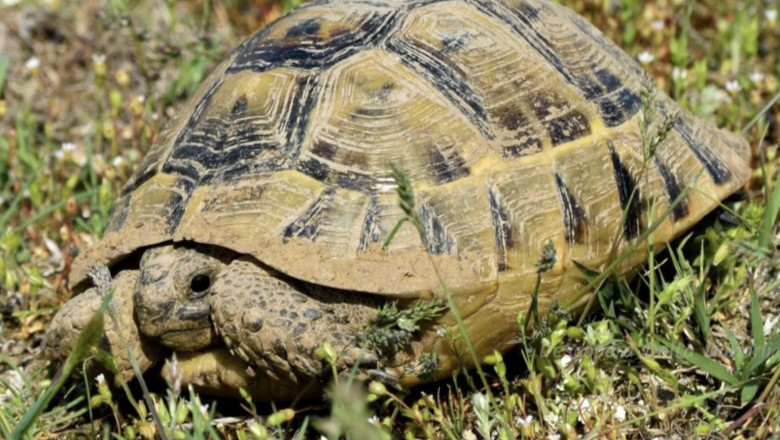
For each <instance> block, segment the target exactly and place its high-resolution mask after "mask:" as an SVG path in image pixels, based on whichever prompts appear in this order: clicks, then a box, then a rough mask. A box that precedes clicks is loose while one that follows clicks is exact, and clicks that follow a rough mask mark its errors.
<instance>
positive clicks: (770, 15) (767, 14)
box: [764, 9, 777, 23]
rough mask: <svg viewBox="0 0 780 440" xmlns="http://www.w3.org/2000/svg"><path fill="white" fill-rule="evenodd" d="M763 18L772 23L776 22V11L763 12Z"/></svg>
mask: <svg viewBox="0 0 780 440" xmlns="http://www.w3.org/2000/svg"><path fill="white" fill-rule="evenodd" d="M764 17H766V19H767V20H769V21H771V22H772V23H774V22H775V21H776V20H777V9H767V10H766V11H764Z"/></svg>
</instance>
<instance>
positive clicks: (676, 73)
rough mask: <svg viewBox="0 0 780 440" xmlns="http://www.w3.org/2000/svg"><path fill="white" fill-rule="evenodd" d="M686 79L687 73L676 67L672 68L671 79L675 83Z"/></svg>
mask: <svg viewBox="0 0 780 440" xmlns="http://www.w3.org/2000/svg"><path fill="white" fill-rule="evenodd" d="M687 78H688V71H687V70H686V69H681V68H679V67H677V66H674V67H673V68H672V79H673V80H675V81H685V79H687Z"/></svg>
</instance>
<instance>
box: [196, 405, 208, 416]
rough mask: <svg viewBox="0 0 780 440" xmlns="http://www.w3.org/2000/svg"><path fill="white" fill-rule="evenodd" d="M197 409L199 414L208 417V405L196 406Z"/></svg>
mask: <svg viewBox="0 0 780 440" xmlns="http://www.w3.org/2000/svg"><path fill="white" fill-rule="evenodd" d="M198 409H199V410H200V412H201V414H205V415H208V413H209V405H208V404H205V405H198Z"/></svg>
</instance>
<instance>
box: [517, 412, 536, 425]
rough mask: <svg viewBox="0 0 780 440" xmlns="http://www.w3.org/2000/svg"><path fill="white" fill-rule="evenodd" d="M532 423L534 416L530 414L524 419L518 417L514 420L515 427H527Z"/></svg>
mask: <svg viewBox="0 0 780 440" xmlns="http://www.w3.org/2000/svg"><path fill="white" fill-rule="evenodd" d="M533 422H534V416H532V415H531V414H528V415H527V416H525V417H518V418H516V419H515V425H517V426H528V425H530V424H531V423H533Z"/></svg>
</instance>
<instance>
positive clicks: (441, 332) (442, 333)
mask: <svg viewBox="0 0 780 440" xmlns="http://www.w3.org/2000/svg"><path fill="white" fill-rule="evenodd" d="M436 336H438V337H440V338H443V337H445V336H447V330H446V329H445V328H444V327H439V328H437V329H436Z"/></svg>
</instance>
